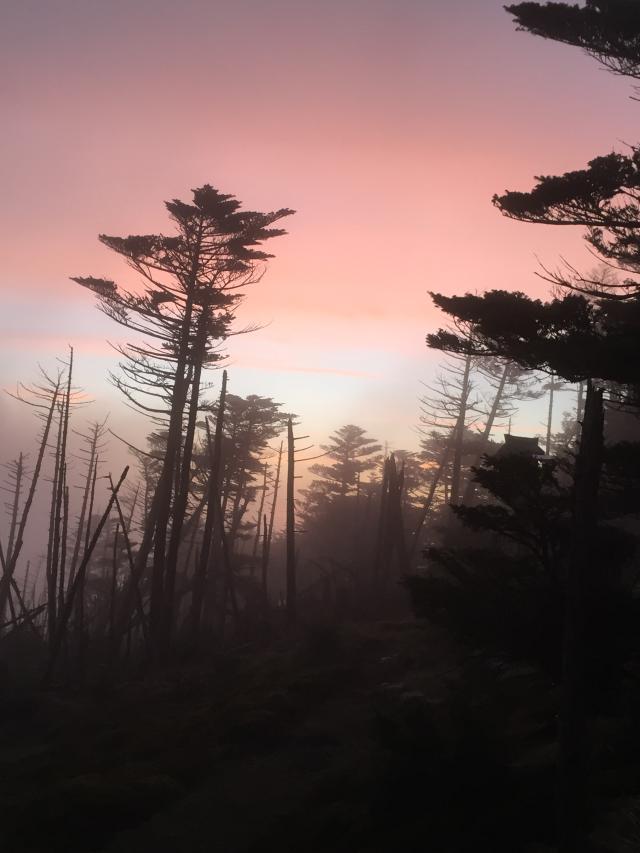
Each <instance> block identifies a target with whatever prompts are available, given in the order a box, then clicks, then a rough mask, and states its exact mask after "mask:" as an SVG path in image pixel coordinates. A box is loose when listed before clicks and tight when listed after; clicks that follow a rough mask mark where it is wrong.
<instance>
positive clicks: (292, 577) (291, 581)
mask: <svg viewBox="0 0 640 853" xmlns="http://www.w3.org/2000/svg"><path fill="white" fill-rule="evenodd" d="M294 453H295V444H294V438H293V421H292V419H291V418H289V421H288V423H287V530H286V540H287V559H286V569H287V603H286V611H287V624H288V625H294V624H295V622H296V553H295V523H296V520H295V503H294V485H295V456H294Z"/></svg>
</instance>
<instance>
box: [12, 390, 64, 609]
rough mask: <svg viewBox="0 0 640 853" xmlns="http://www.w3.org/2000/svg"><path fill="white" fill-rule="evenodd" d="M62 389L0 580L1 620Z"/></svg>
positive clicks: (47, 423)
mask: <svg viewBox="0 0 640 853" xmlns="http://www.w3.org/2000/svg"><path fill="white" fill-rule="evenodd" d="M59 391H60V387H59V385H56V386H55V388H54V389H53V393H52V397H51V403H50V405H49V410H48V412H47V418H46V421H45V425H44V430H43V433H42V440H41V442H40V449H39V451H38V458H37V460H36V466H35V468H34V471H33V477H32V478H31V485H30V486H29V493H28V495H27V500H26V501H25V505H24V507H23V509H22V516H21V518H20V524H19V525H18V532H17V534H16V542H15V546H14V548H13V553H12V554H11V555H8V556H7V561H6V566H5V568H4V571H3V574H2V580H1V581H0V622H1V621H3V620H4V612H5V609H6V606H7V601H8V598H9V594H10V590H11V579H12V578H13V573H14V572H15V569H16V565H17V562H18V557H19V556H20V551H21V550H22V543H23V537H24V531H25V528H26V526H27V521H28V519H29V512H30V510H31V504H32V503H33V498H34V495H35V493H36V488H37V486H38V479H39V477H40V470H41V468H42V461H43V459H44V455H45V452H46V449H47V442H48V440H49V432H50V431H51V422H52V420H53V415H54V412H55V408H56V404H57V402H58V394H59Z"/></svg>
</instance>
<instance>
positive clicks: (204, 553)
mask: <svg viewBox="0 0 640 853" xmlns="http://www.w3.org/2000/svg"><path fill="white" fill-rule="evenodd" d="M226 398H227V371H226V370H223V372H222V385H221V388H220V399H219V401H218V415H217V417H216V430H215V434H214V440H213V447H212V445H211V440H210V436H209V428H208V425H207V446H208V451H209V460H210V463H209V464H210V470H209V482H208V484H207V515H206V518H205V523H204V532H203V535H202V546H201V548H200V555H199V560H198V564H197V566H196V570H195V571H194V575H193V591H192V593H191V622H192V630H193V635H194V638H197V637H198V635H199V633H200V623H201V619H202V608H203V603H204V598H205V595H206V597H207V599H208V601H209V603H212V600H215V589H213V590H212V589H211V587H212V586H214V584H215V580H212V579H211V578H209V577H208V574H207V570H208V568H209V564H210V556H211V540H212V537H213V532H214V527H215V520H216V511H215V508H216V501H217V502H218V503H219V501H220V469H221V462H222V429H223V425H224V409H225V405H226ZM207 424H208V422H207Z"/></svg>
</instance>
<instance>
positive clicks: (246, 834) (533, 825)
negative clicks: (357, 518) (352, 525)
mask: <svg viewBox="0 0 640 853" xmlns="http://www.w3.org/2000/svg"><path fill="white" fill-rule="evenodd" d="M555 701H556V700H555V695H554V688H553V686H552V685H549V684H546V683H544V681H543V679H542V677H541V676H540V675H539V674H536V673H535V672H534V671H533V670H531V669H529V668H526V667H519V668H516V667H513V666H506V665H505V664H504V663H502V662H500V661H497V660H491V659H489V658H487V657H486V656H480V655H478V654H477V653H473V652H470V651H469V650H468V649H467V650H465V649H462V648H460V647H459V646H457V645H456V644H455V643H454V642H453V641H452V640H451V639H450V638H449V637H448V636H447V635H446V634H445V633H444V632H442V631H440V630H437V629H435V628H434V627H432V626H424V625H419V624H416V623H415V622H413V621H410V622H402V621H397V622H387V623H385V622H378V623H374V624H366V625H355V626H349V627H343V628H333V627H316V628H310V629H307V630H305V631H302V632H301V635H300V637H299V638H298V640H297V641H296V642H295V643H294V644H293V645H292V644H291V643H290V642H289V643H287V644H285V643H284V642H283V643H281V644H279V643H277V642H276V643H274V644H273V645H272V647H270V648H269V649H267V650H265V649H262V650H258V649H256V648H253V647H251V646H246V647H243V648H239V649H236V650H233V651H225V653H224V654H221V655H219V656H218V657H216V658H213V659H211V660H210V661H208V662H207V663H206V664H205V663H201V664H199V665H198V666H194V665H191V666H189V667H186V666H183V667H180V668H176V669H175V670H174V671H171V672H169V673H166V674H165V675H164V676H163V678H162V680H160V679H159V678H157V677H155V678H153V679H151V678H147V679H146V680H142V681H132V682H130V683H123V684H119V685H117V686H116V687H113V686H111V687H109V688H106V687H104V688H95V687H94V688H92V689H88V688H85V689H83V690H82V691H75V692H71V691H69V690H66V691H64V692H63V691H49V692H47V693H42V692H34V691H30V690H28V689H26V688H23V689H21V690H11V691H8V692H7V693H6V695H4V696H3V697H2V700H1V701H0V724H1V728H0V846H1V847H2V849H3V850H7V851H11V853H14V851H15V853H23V851H24V853H94V851H95V853H98V851H101V853H152V851H153V853H169V851H171V852H172V853H175V851H178V853H181V851H185V853H186V851H189V853H199V852H200V851H203V853H204V851H207V853H210V851H220V853H257V851H261V853H262V852H263V851H270V850H279V851H281V853H288V851H292V853H293V851H296V853H297V851H303V850H304V851H305V853H329V851H330V853H347V851H349V853H383V851H385V853H386V851H395V850H402V851H406V853H412V851H418V850H420V851H423V850H424V849H432V850H434V851H436V853H449V851H451V853H467V852H468V853H471V851H474V853H475V851H478V850H480V849H482V850H485V849H486V850H492V851H495V853H499V852H500V851H504V853H507V851H509V853H517V851H523V853H524V851H527V853H529V851H530V853H533V851H551V850H552V849H553V848H552V846H551V843H552V842H551V839H552V836H553V767H554V755H555V753H554V735H555V720H554V714H555V709H554V703H555ZM607 802H608V801H607ZM616 802H617V806H616V809H615V810H614V817H613V818H611V819H608V820H609V823H608V824H607V827H608V828H606V831H605V830H603V829H602V828H601V829H600V835H603V832H604V834H606V835H607V837H609V836H611V832H612V830H611V824H612V822H614V823H615V825H616V833H617V835H618V837H619V841H618V842H617V843H616V845H615V846H611V845H606V846H603V847H602V848H601V849H603V850H605V849H608V850H611V851H613V850H616V851H626V850H628V851H631V850H637V849H639V848H638V844H637V841H638V836H635V840H634V833H635V832H636V831H637V832H639V833H640V829H639V827H640V807H639V806H638V802H640V801H638V800H636V799H634V798H626V799H621V798H618V800H617V801H616ZM607 808H608V806H606V807H604V808H603V814H604V813H606V812H607ZM609 811H611V809H609ZM605 823H606V821H605ZM625 839H626V840H625ZM634 845H635V846H634Z"/></svg>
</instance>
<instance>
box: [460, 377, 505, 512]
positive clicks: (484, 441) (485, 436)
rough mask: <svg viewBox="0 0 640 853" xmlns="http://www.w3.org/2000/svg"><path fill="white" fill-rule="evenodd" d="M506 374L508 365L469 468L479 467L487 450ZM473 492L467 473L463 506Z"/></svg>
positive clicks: (471, 481) (501, 378) (473, 488)
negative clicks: (476, 453) (478, 447)
mask: <svg viewBox="0 0 640 853" xmlns="http://www.w3.org/2000/svg"><path fill="white" fill-rule="evenodd" d="M508 374H509V365H508V364H505V366H504V370H503V371H502V376H501V377H500V383H499V385H498V387H497V389H496V394H495V397H494V398H493V403H492V404H491V411H490V412H489V417H488V418H487V422H486V423H485V425H484V429H483V430H482V436H481V437H480V446H481V451H480V453H478V455H477V456H476V458H475V459H474V460H473V465H472V466H471V467H472V468H477V467H478V465H480V463H481V462H482V456H483V454H484V453H485V451H486V449H487V445H488V444H489V438H490V436H491V430H492V429H493V425H494V423H495V420H496V417H497V415H498V410H499V408H500V403H501V402H502V395H503V393H504V386H505V385H506V382H507V376H508ZM474 491H475V485H474V482H473V475H472V474H471V472H469V479H468V480H467V485H466V487H465V490H464V493H463V495H462V503H463V504H468V503H469V502H470V501H471V499H472V497H473V494H474Z"/></svg>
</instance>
